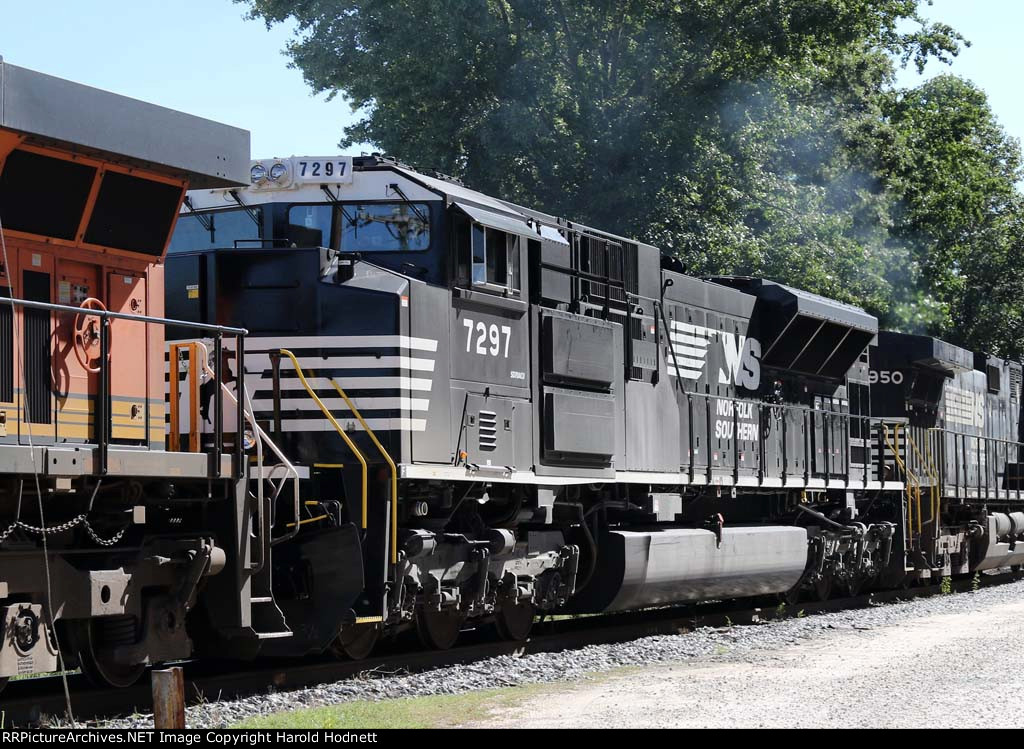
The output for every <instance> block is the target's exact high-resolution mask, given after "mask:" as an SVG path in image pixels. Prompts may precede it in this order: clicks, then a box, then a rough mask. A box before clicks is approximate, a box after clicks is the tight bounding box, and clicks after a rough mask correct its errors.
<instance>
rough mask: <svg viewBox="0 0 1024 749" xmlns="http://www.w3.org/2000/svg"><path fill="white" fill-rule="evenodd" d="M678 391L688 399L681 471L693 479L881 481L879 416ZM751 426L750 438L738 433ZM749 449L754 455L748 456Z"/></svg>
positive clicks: (883, 467) (881, 421)
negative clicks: (772, 462) (771, 463)
mask: <svg viewBox="0 0 1024 749" xmlns="http://www.w3.org/2000/svg"><path fill="white" fill-rule="evenodd" d="M680 392H681V394H682V395H685V396H686V404H685V406H684V407H685V408H686V409H687V411H686V415H685V417H686V422H685V428H686V429H687V430H688V434H687V435H686V438H687V441H688V444H689V447H690V449H691V454H690V459H689V461H688V463H687V464H686V465H683V466H682V467H681V468H682V470H684V471H687V472H689V474H690V476H691V479H693V478H695V477H696V476H698V475H700V474H705V475H706V478H707V480H709V481H710V480H712V479H714V478H715V477H716V476H724V475H727V474H728V475H731V478H732V479H733V480H734V482H736V483H740V479H741V478H743V477H750V478H756V479H758V481H759V482H763V481H765V480H766V479H772V478H781V479H783V480H795V481H803V482H804V483H805V484H811V483H813V480H815V479H818V480H823V481H825V482H826V485H827V484H828V483H829V482H840V481H842V482H851V481H859V482H861V484H862V485H863V486H864V487H867V486H868V485H869V484H872V483H874V482H882V483H884V482H885V481H886V480H887V477H886V474H887V470H888V469H887V465H886V460H885V455H884V453H885V448H886V445H885V441H884V438H883V425H884V424H885V419H882V418H878V417H868V416H859V415H856V414H849V413H842V412H838V411H829V410H816V409H812V408H809V407H807V406H798V405H792V404H781V403H780V404H774V403H767V402H761V403H757V402H751V401H748V400H743V399H739V398H728V397H724V396H718V395H711V394H707V393H697V392H688V391H685V390H681V391H680ZM720 409H721V410H720ZM741 414H742V415H741ZM741 427H742V429H741ZM752 431H753V432H756V436H753V437H752V438H744V437H743V436H742V435H743V434H744V433H746V434H750V433H751V432H752ZM723 433H724V434H725V436H724V437H723V436H720V435H721V434H723ZM698 444H699V448H698ZM698 451H699V455H700V457H698ZM716 452H717V453H718V458H719V460H718V464H717V465H715V463H714V461H713V457H714V455H715V453H716ZM748 454H750V455H751V457H752V458H753V457H756V460H753V459H751V460H747V455H748ZM772 457H774V458H777V459H778V462H779V468H778V470H775V469H774V467H773V468H772V469H771V470H770V469H769V467H768V465H767V461H766V459H767V458H772ZM893 480H895V478H894V479H893Z"/></svg>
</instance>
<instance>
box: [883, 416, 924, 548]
mask: <svg viewBox="0 0 1024 749" xmlns="http://www.w3.org/2000/svg"><path fill="white" fill-rule="evenodd" d="M900 426H901V425H900V424H894V425H893V439H894V440H896V442H897V443H898V442H899V437H900ZM882 432H883V436H884V437H885V444H887V445H888V446H889V449H890V450H891V451H892V455H893V458H895V460H896V465H897V466H899V468H900V470H901V471H903V473H904V475H905V476H906V477H907V486H906V495H907V540H908V541H909V540H910V535H911V534H912V533H913V532H914V490H913V485H914V483H915V482H916V480H917V479H916V477H915V476H914V474H913V473H911V471H910V469H909V468H907V465H906V463H904V462H903V458H901V457H900V453H899V450H897V449H896V445H894V444H893V442H892V440H890V439H889V427H888V426H886V425H885V424H882ZM918 533H920V531H918Z"/></svg>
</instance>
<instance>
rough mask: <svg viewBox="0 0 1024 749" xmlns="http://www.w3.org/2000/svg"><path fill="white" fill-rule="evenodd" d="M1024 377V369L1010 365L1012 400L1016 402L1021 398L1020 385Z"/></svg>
mask: <svg viewBox="0 0 1024 749" xmlns="http://www.w3.org/2000/svg"><path fill="white" fill-rule="evenodd" d="M1022 379H1024V376H1022V370H1020V369H1018V368H1017V367H1012V366H1011V367H1010V400H1011V401H1013V402H1014V403H1016V402H1018V401H1019V400H1020V386H1021V380H1022Z"/></svg>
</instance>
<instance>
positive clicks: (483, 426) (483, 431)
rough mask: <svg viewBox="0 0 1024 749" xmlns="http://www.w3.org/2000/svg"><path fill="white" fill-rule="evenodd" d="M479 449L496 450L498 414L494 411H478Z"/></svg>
mask: <svg viewBox="0 0 1024 749" xmlns="http://www.w3.org/2000/svg"><path fill="white" fill-rule="evenodd" d="M479 423H480V449H481V450H496V449H497V448H498V414H496V413H494V411H481V412H480V419H479Z"/></svg>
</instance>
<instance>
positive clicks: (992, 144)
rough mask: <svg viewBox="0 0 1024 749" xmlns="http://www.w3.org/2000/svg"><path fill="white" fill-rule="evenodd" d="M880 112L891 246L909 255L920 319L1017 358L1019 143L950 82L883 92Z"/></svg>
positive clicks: (970, 89) (958, 339)
mask: <svg viewBox="0 0 1024 749" xmlns="http://www.w3.org/2000/svg"><path fill="white" fill-rule="evenodd" d="M884 113H885V117H886V118H887V120H888V122H889V123H890V124H891V126H892V129H893V132H894V133H895V137H896V140H897V144H898V147H897V148H896V149H895V150H894V153H895V157H894V159H893V161H892V163H891V165H890V170H889V173H890V182H891V185H892V190H893V192H894V194H896V195H898V197H899V201H898V203H897V204H896V205H895V206H894V210H893V217H894V224H893V228H892V232H891V234H892V239H893V241H895V242H900V243H902V244H904V245H905V246H906V247H907V248H908V250H909V251H910V254H911V257H912V259H913V262H914V264H915V265H916V267H918V268H919V269H920V283H919V289H923V290H925V291H926V292H927V295H928V296H929V297H930V298H931V300H932V303H933V304H932V306H933V309H934V311H935V314H934V315H933V316H932V318H931V319H921V320H918V322H920V323H923V326H922V327H923V328H924V329H926V330H927V331H928V332H931V333H933V334H935V335H940V336H943V337H945V338H947V339H949V340H950V341H951V342H953V343H959V344H962V345H966V346H968V347H970V348H975V349H978V348H988V349H990V350H993V351H999V352H1001V353H1005V354H1011V353H1012V354H1018V353H1020V351H1021V347H1020V343H1017V341H1016V339H1017V337H1018V336H1019V333H1020V323H1019V318H1020V313H1021V309H1022V304H1024V301H1022V300H1021V297H1020V295H1019V291H1020V285H1021V280H1022V278H1024V266H1021V264H1020V262H1019V261H1020V259H1021V258H1020V252H1021V245H1020V242H1021V236H1022V235H1021V233H1020V231H1019V229H1020V225H1021V213H1020V211H1021V198H1020V194H1019V192H1018V189H1017V187H1016V185H1017V183H1018V182H1019V181H1020V180H1021V179H1022V177H1024V173H1022V171H1021V154H1020V144H1019V143H1018V142H1017V141H1016V140H1015V139H1012V138H1010V137H1008V136H1007V135H1006V133H1005V131H1004V130H1003V128H1002V127H1001V126H1000V125H999V123H998V122H997V121H996V118H995V116H994V115H993V113H992V110H991V108H990V107H989V104H988V101H987V98H986V96H985V93H984V92H983V91H981V90H980V89H979V88H978V87H977V86H975V85H974V84H972V83H970V82H968V81H965V80H962V79H960V78H957V77H955V76H950V75H946V76H940V77H937V78H933V79H932V80H930V81H928V82H926V83H924V84H922V85H921V86H918V87H917V88H914V89H910V90H907V91H897V92H893V93H891V94H890V95H889V97H888V101H887V103H886V104H885V106H884ZM1015 320H1016V323H1014V321H1015Z"/></svg>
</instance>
